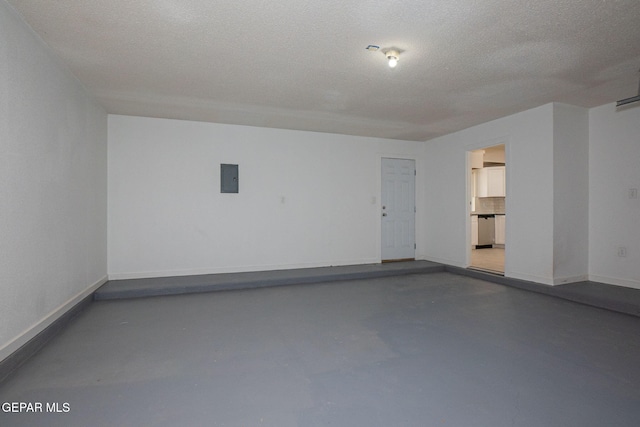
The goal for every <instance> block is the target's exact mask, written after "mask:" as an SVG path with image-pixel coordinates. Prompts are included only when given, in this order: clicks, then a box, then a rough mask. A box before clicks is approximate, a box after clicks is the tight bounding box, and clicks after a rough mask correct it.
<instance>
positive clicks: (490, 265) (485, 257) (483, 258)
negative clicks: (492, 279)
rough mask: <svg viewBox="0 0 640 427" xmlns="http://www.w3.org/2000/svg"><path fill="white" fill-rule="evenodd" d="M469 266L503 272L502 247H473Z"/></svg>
mask: <svg viewBox="0 0 640 427" xmlns="http://www.w3.org/2000/svg"><path fill="white" fill-rule="evenodd" d="M471 267H473V268H478V269H480V270H487V271H490V272H497V273H504V248H485V249H473V250H472V251H471Z"/></svg>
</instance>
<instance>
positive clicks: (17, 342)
mask: <svg viewBox="0 0 640 427" xmlns="http://www.w3.org/2000/svg"><path fill="white" fill-rule="evenodd" d="M106 281H107V276H105V277H103V278H102V279H100V280H98V281H97V282H95V283H94V284H92V285H91V286H89V287H88V288H87V289H85V290H84V291H82V292H79V293H78V294H76V295H75V296H73V297H71V298H70V299H69V300H67V301H66V302H65V303H63V304H62V305H60V306H59V307H58V308H56V309H54V310H53V311H51V312H50V313H49V314H48V315H46V316H45V317H44V318H43V319H42V320H40V321H39V322H37V323H36V324H35V325H33V326H31V327H30V328H28V329H27V330H25V331H23V332H22V333H21V334H19V335H18V336H17V337H16V338H14V339H12V340H11V341H9V342H8V343H7V344H5V345H4V346H3V347H2V348H0V361H2V360H4V359H6V358H7V357H9V356H10V355H11V354H12V353H14V352H15V351H17V350H18V349H19V348H20V347H22V346H23V345H25V344H26V343H28V342H29V340H31V339H32V338H34V337H35V336H36V335H38V334H39V333H40V332H42V331H43V330H45V329H46V328H47V327H48V326H49V325H51V324H52V323H53V322H55V321H56V320H57V319H58V318H59V317H60V316H62V315H63V314H64V313H66V312H67V311H69V310H70V309H72V308H73V307H74V306H75V305H76V304H78V303H79V302H80V301H82V300H83V299H84V298H86V297H87V296H89V295H90V294H92V293H93V292H94V291H95V290H96V289H98V288H99V287H100V286H102V285H104V284H105V283H106Z"/></svg>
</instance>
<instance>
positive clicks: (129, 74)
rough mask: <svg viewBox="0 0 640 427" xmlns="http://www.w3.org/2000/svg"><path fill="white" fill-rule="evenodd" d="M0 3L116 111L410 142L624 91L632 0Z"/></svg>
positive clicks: (633, 71)
mask: <svg viewBox="0 0 640 427" xmlns="http://www.w3.org/2000/svg"><path fill="white" fill-rule="evenodd" d="M8 1H9V3H10V4H12V5H13V6H14V7H15V8H16V9H17V10H18V11H19V12H20V13H21V14H22V16H23V17H24V19H25V21H26V22H27V23H28V24H29V25H30V26H31V27H32V28H33V29H34V30H35V31H36V32H37V33H38V34H39V35H40V36H41V37H42V39H43V40H44V41H45V42H46V43H47V44H48V45H49V46H50V47H51V48H52V49H53V51H54V52H55V53H56V54H57V55H58V56H59V57H60V58H61V60H62V61H63V62H64V63H66V64H67V66H68V67H69V69H70V70H71V71H72V72H73V73H74V74H75V75H76V76H77V78H78V79H79V80H80V81H81V82H82V83H83V84H84V86H85V87H86V89H87V90H88V91H89V92H91V93H92V94H93V95H94V96H95V97H96V98H97V100H98V101H99V102H100V103H101V104H102V105H104V107H105V108H106V109H107V111H108V112H110V113H115V114H129V115H140V116H149V117H166V118H177V119H190V120H202V121H211V122H219V123H233V124H243V125H255V126H266V127H276V128H287V129H301V130H311V131H320V132H335V133H343V134H351V135H363V136H379V137H385V138H395V139H408V140H419V141H424V140H428V139H430V138H433V137H436V136H439V135H443V134H447V133H450V132H453V131H456V130H459V129H464V128H467V127H470V126H473V125H475V124H478V123H482V122H486V121H488V120H491V119H495V118H498V117H502V116H505V115H508V114H512V113H516V112H518V111H523V110H526V109H529V108H532V107H535V106H538V105H542V104H545V103H548V102H551V101H556V102H566V103H570V104H575V105H579V106H584V107H593V106H596V105H601V104H605V103H608V102H613V101H616V100H617V99H621V98H628V97H630V96H634V95H636V94H637V88H638V77H639V73H638V69H640V0H446V1H444V0H402V1H398V0H395V1H394V0H387V1H382V0H352V1H349V0H324V1H313V2H312V1H307V0H279V1H269V2H267V1H256V0H216V1H211V0H108V1H86V0H66V1H62V0H59V1H52V0H8ZM369 44H376V45H379V46H381V48H389V47H397V48H398V49H400V50H401V51H402V53H401V56H400V62H399V64H398V66H397V67H396V68H395V69H390V68H389V67H388V66H387V65H386V61H385V57H384V55H383V54H382V53H381V52H370V51H367V50H365V47H366V46H367V45H369Z"/></svg>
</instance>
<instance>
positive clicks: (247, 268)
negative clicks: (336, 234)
mask: <svg viewBox="0 0 640 427" xmlns="http://www.w3.org/2000/svg"><path fill="white" fill-rule="evenodd" d="M379 263H380V259H379V258H378V259H374V258H365V259H354V260H341V261H323V262H310V263H298V264H273V265H242V266H235V267H215V268H205V269H191V270H162V271H143V272H129V273H109V280H128V279H151V278H156V277H177V276H198V275H203V274H225V273H250V272H255V271H273V270H294V269H298V268H318V267H338V266H345V265H362V264H379Z"/></svg>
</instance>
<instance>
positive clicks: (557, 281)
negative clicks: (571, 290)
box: [553, 274, 589, 285]
mask: <svg viewBox="0 0 640 427" xmlns="http://www.w3.org/2000/svg"><path fill="white" fill-rule="evenodd" d="M586 280H589V277H588V276H587V275H586V274H584V275H581V276H568V277H557V278H555V279H553V284H554V285H566V284H569V283H576V282H584V281H586Z"/></svg>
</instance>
